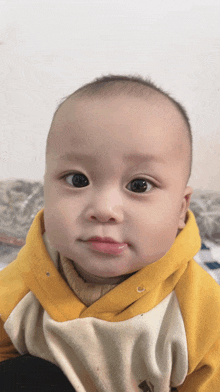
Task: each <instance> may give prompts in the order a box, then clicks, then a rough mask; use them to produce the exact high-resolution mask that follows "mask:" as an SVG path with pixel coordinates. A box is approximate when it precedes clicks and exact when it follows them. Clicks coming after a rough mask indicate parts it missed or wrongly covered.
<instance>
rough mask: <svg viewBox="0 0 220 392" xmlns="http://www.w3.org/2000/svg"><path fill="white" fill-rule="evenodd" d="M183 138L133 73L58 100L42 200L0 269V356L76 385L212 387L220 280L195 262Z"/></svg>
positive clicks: (218, 372) (217, 382)
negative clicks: (29, 362)
mask: <svg viewBox="0 0 220 392" xmlns="http://www.w3.org/2000/svg"><path fill="white" fill-rule="evenodd" d="M191 164H192V136H191V130H190V124H189V120H188V117H187V114H186V112H185V110H184V109H183V107H182V106H181V105H180V104H179V103H178V102H177V101H175V100H174V99H173V98H171V97H170V96H169V95H168V94H167V93H165V92H164V91H163V90H161V89H159V88H157V87H156V86H155V85H154V84H153V83H151V82H150V81H146V80H144V79H142V78H141V77H126V76H111V75H110V76H106V77H102V78H100V79H96V80H95V81H94V82H92V83H89V84H87V85H85V86H83V87H82V88H80V89H78V90H77V91H76V92H75V93H73V94H72V95H70V96H69V97H67V99H65V101H64V102H63V103H62V104H61V105H60V106H59V107H58V109H57V111H56V112H55V115H54V118H53V121H52V125H51V128H50V132H49V135H48V139H47V151H46V172H45V177H44V196H45V206H44V209H43V210H41V211H40V212H39V213H38V214H37V216H36V217H35V219H34V221H33V223H32V226H31V228H30V231H29V233H28V235H27V239H26V245H25V246H24V247H23V248H22V249H21V251H20V252H19V254H18V257H17V259H16V260H15V261H14V262H13V263H11V264H10V265H9V266H8V267H6V268H5V269H4V270H3V271H2V272H1V274H0V280H1V283H0V298H1V301H0V303H1V305H0V313H1V323H0V327H1V329H0V335H1V342H0V359H1V361H4V360H6V359H9V358H14V357H17V356H20V355H24V354H27V353H29V354H31V355H32V356H34V357H39V358H43V359H45V360H47V361H49V362H50V363H53V364H55V365H57V366H58V367H59V368H60V369H61V370H62V371H63V372H64V374H65V375H66V377H67V379H68V380H69V382H70V384H71V386H72V387H73V388H74V389H75V390H76V391H77V392H136V391H145V392H169V391H171V390H178V391H181V392H185V391H187V392H218V391H219V390H220V338H219V337H220V288H219V286H218V284H217V283H216V282H215V281H214V279H213V278H212V277H210V276H209V275H208V273H206V272H205V271H204V270H203V269H202V268H201V267H200V266H199V265H197V264H196V262H195V261H194V260H193V257H194V256H195V254H196V253H197V252H198V251H199V249H200V246H201V241H200V236H199V231H198V227H197V224H196V221H195V218H194V215H193V213H192V212H191V211H190V210H189V209H188V208H189V205H190V197H191V195H192V192H193V190H192V188H191V187H189V186H188V185H187V184H188V180H189V177H190V173H191Z"/></svg>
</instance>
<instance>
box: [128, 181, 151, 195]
mask: <svg viewBox="0 0 220 392" xmlns="http://www.w3.org/2000/svg"><path fill="white" fill-rule="evenodd" d="M130 184H131V186H130V190H131V191H133V192H137V193H143V192H145V191H146V190H148V191H150V190H151V188H152V185H151V183H150V182H149V181H147V180H144V179H143V178H136V179H135V180H133V181H131V182H130Z"/></svg>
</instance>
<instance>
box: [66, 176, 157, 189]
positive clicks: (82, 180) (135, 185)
mask: <svg viewBox="0 0 220 392" xmlns="http://www.w3.org/2000/svg"><path fill="white" fill-rule="evenodd" d="M64 178H65V180H66V181H67V182H68V184H69V185H73V186H74V187H76V188H82V187H85V186H87V185H89V180H88V178H87V177H86V176H85V175H84V174H82V173H72V174H68V175H66V176H64ZM128 185H129V188H128V189H129V190H131V191H133V192H137V193H146V192H145V191H146V190H147V191H148V192H149V191H150V190H151V188H152V187H153V184H151V182H150V181H148V180H145V179H143V178H135V179H134V180H132V181H131V182H130V183H129V184H128Z"/></svg>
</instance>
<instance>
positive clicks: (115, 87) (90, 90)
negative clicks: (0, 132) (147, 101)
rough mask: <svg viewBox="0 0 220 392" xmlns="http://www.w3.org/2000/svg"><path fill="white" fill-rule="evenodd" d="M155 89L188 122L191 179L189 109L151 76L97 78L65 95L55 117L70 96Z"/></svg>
mask: <svg viewBox="0 0 220 392" xmlns="http://www.w3.org/2000/svg"><path fill="white" fill-rule="evenodd" d="M153 91H156V92H158V93H159V94H162V95H163V96H164V97H166V98H167V99H168V100H169V101H170V102H171V103H172V104H173V105H174V106H175V107H176V109H177V110H178V111H179V113H180V114H181V116H182V118H183V120H184V122H185V124H186V127H187V134H188V139H189V144H190V169H189V175H188V180H189V178H190V176H191V171H192V150H193V140H192V131H191V125H190V120H189V117H188V114H187V111H186V109H185V108H184V106H183V105H182V104H181V103H180V102H179V101H177V100H176V99H174V98H173V97H172V96H171V95H170V94H169V93H168V92H166V91H165V90H164V89H162V88H160V87H158V86H157V85H156V84H155V83H154V82H152V81H151V79H150V78H143V77H142V76H140V75H137V76H133V75H112V74H109V75H107V76H101V77H99V78H96V79H94V80H93V81H92V82H90V83H87V84H84V85H83V86H81V87H80V88H78V89H77V90H76V91H74V92H73V93H72V94H70V95H68V96H66V97H64V98H63V99H62V100H61V102H60V103H59V105H58V107H57V109H56V111H55V113H54V116H53V119H54V118H55V116H56V114H57V112H58V111H59V109H60V107H61V106H62V105H63V104H64V103H65V101H66V100H68V99H69V98H74V97H75V96H76V97H77V96H79V97H95V96H99V97H100V96H101V97H103V98H104V97H106V96H109V95H110V96H117V95H120V94H126V95H130V96H135V97H138V98H144V97H146V95H150V94H151V93H152V92H153ZM52 123H53V120H52ZM49 135H50V132H49V134H48V138H47V148H48V140H49Z"/></svg>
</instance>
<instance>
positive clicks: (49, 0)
mask: <svg viewBox="0 0 220 392" xmlns="http://www.w3.org/2000/svg"><path fill="white" fill-rule="evenodd" d="M0 9H1V12H0V43H1V44H0V84H1V88H0V132H1V133H0V135H1V143H0V180H2V179H8V178H11V179H12V178H22V179H33V180H43V175H44V166H45V156H44V154H45V144H46V137H47V132H48V130H49V126H50V122H51V119H52V115H53V112H54V110H55V108H56V106H57V105H58V103H59V102H60V100H61V99H62V98H63V97H65V96H66V95H68V94H70V93H71V92H73V91H74V90H75V89H77V88H78V87H80V86H81V85H82V84H84V83H87V82H90V81H91V80H92V79H94V78H95V77H98V76H101V75H104V74H108V73H125V74H141V75H142V76H144V77H150V78H151V79H152V80H153V81H154V82H156V83H157V84H158V85H159V86H161V87H162V88H164V89H165V90H166V91H167V92H169V93H171V94H172V95H173V96H174V98H177V100H179V101H180V102H181V103H182V104H183V105H184V106H185V107H186V109H187V111H188V114H189V116H190V119H191V124H192V130H193V136H194V162H193V172H192V176H191V179H190V182H189V184H190V185H191V186H192V187H193V188H194V189H210V190H219V186H220V23H219V20H220V3H219V0H184V1H182V0H166V1H164V0H161V1H160V0H152V1H151V0H135V1H134V0H100V1H95V0H62V1H61V0H0Z"/></svg>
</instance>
